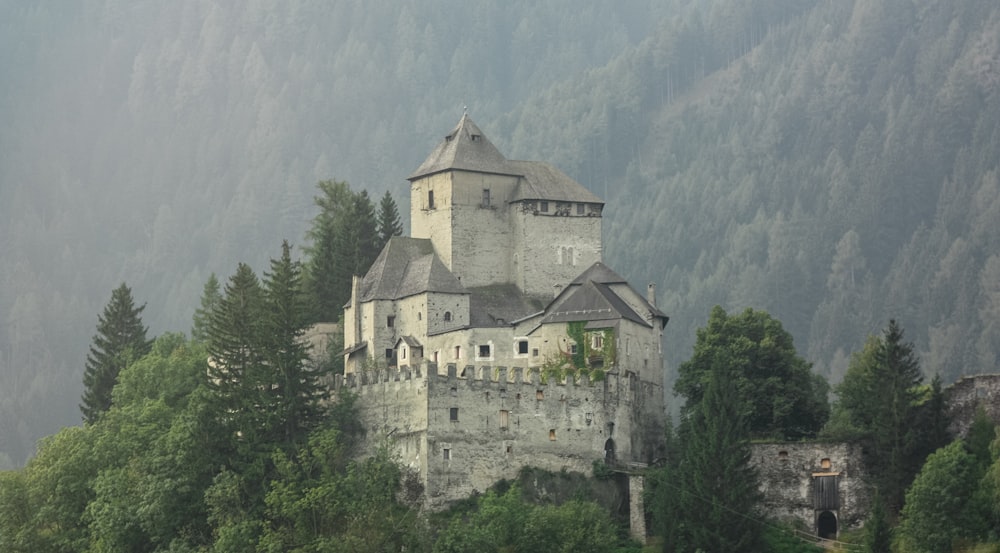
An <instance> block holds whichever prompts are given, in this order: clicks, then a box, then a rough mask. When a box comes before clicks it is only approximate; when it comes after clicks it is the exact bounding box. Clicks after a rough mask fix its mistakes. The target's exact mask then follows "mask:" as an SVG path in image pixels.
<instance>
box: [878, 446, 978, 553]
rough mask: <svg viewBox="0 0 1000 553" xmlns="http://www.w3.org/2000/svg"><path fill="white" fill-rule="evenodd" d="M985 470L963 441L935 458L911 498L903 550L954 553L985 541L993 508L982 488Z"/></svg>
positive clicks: (900, 536)
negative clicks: (966, 544)
mask: <svg viewBox="0 0 1000 553" xmlns="http://www.w3.org/2000/svg"><path fill="white" fill-rule="evenodd" d="M984 469H985V466H984V465H982V464H981V463H980V462H979V460H978V459H977V458H976V457H975V456H974V455H972V454H970V453H969V452H968V451H966V449H965V445H964V444H963V443H962V441H961V440H956V441H954V442H952V443H951V444H950V445H948V446H946V447H943V448H941V449H939V450H938V451H937V452H935V453H933V454H931V455H930V456H929V457H928V458H927V462H926V463H925V464H924V466H923V468H922V469H921V470H920V473H919V474H918V475H917V477H916V478H915V479H914V480H913V484H912V485H911V486H910V488H909V490H908V491H907V492H906V504H905V506H904V507H903V513H902V518H901V520H900V523H899V529H898V533H897V536H896V540H897V547H898V548H899V550H901V551H907V552H910V551H912V552H914V553H950V552H951V551H954V550H955V547H956V546H957V545H959V544H961V543H963V542H964V543H975V542H976V541H978V540H981V539H983V538H985V537H986V535H987V529H988V524H987V521H988V516H989V509H990V502H989V501H988V498H987V497H986V496H985V494H984V493H983V492H982V487H981V480H982V477H983V472H984Z"/></svg>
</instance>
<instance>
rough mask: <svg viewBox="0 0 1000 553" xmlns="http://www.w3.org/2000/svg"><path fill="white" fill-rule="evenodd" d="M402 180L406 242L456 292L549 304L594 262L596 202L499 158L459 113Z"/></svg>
mask: <svg viewBox="0 0 1000 553" xmlns="http://www.w3.org/2000/svg"><path fill="white" fill-rule="evenodd" d="M409 180H410V183H411V184H410V228H411V234H412V236H413V237H414V238H428V239H430V240H431V243H433V245H434V251H435V252H436V253H437V254H438V256H439V257H440V258H441V260H442V261H443V262H444V264H445V266H446V267H448V269H449V270H451V271H452V272H453V273H454V274H455V275H456V277H458V279H459V280H460V281H461V283H462V285H463V286H466V287H478V286H490V285H498V284H514V285H515V286H517V288H518V289H519V290H521V292H522V293H524V294H527V295H530V296H540V297H542V296H548V297H551V295H552V293H553V288H552V287H553V285H556V284H563V283H566V282H569V281H571V280H572V279H573V278H574V277H576V276H577V275H578V274H579V273H580V272H581V271H582V270H583V269H584V268H586V267H588V266H590V265H591V264H593V263H595V262H598V261H600V260H601V212H602V210H603V207H604V203H603V202H602V201H601V199H600V198H598V197H597V196H595V195H594V194H593V193H591V192H590V191H588V190H587V189H586V188H584V187H583V186H581V185H580V184H579V183H577V182H576V181H574V180H573V179H571V178H569V177H568V176H566V175H565V174H564V173H562V172H561V171H559V170H558V169H556V168H555V167H552V166H551V165H549V164H547V163H542V162H534V161H513V160H508V159H506V158H505V157H504V155H503V154H501V153H500V151H499V150H497V148H496V146H494V145H493V143H491V142H490V141H489V139H488V138H486V136H485V135H484V134H483V132H482V131H481V130H480V129H479V127H477V126H476V124H475V123H473V122H472V120H471V119H470V118H469V116H468V115H467V114H466V115H463V116H462V119H461V120H460V121H459V122H458V125H457V126H456V127H455V128H454V129H453V130H452V131H451V132H450V133H448V135H447V136H445V138H444V141H442V142H441V143H440V144H438V146H437V147H436V148H435V149H434V151H433V152H431V154H430V155H429V156H428V157H427V159H426V160H425V161H424V162H423V163H422V164H421V165H420V167H418V168H417V170H416V171H414V172H413V174H412V175H410V177H409ZM525 260H529V261H527V262H526V261H525Z"/></svg>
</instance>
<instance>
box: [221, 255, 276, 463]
mask: <svg viewBox="0 0 1000 553" xmlns="http://www.w3.org/2000/svg"><path fill="white" fill-rule="evenodd" d="M262 317H263V291H262V290H261V287H260V282H259V281H258V280H257V276H256V275H255V274H254V272H253V270H252V269H250V267H249V266H247V265H246V264H244V263H240V264H239V266H238V267H237V269H236V273H235V274H234V275H233V276H232V277H230V279H229V282H228V283H227V284H226V291H225V295H224V296H223V297H222V299H221V300H220V301H219V303H218V305H217V306H216V308H215V309H213V310H212V314H211V318H210V320H211V324H210V325H209V327H208V344H207V349H208V354H209V369H208V375H209V387H210V389H211V390H212V391H213V392H214V395H215V397H216V400H217V404H216V407H217V409H218V416H219V418H220V422H222V423H223V424H224V425H227V426H230V430H231V431H232V432H233V434H234V435H236V434H238V435H240V436H242V437H243V438H244V439H245V441H246V442H251V443H255V442H259V438H260V436H261V434H263V432H264V430H265V428H266V425H267V422H266V419H267V417H269V416H270V415H269V414H268V413H267V412H266V406H267V401H265V400H266V396H265V390H263V389H261V382H262V380H264V378H262V372H263V371H264V370H265V363H264V358H263V351H264V347H263V346H264V342H265V337H264V325H263V324H261V319H262Z"/></svg>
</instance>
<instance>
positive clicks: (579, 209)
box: [576, 204, 584, 215]
mask: <svg viewBox="0 0 1000 553" xmlns="http://www.w3.org/2000/svg"><path fill="white" fill-rule="evenodd" d="M583 209H584V208H583V204H576V214H577V215H583Z"/></svg>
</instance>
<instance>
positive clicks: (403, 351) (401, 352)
mask: <svg viewBox="0 0 1000 553" xmlns="http://www.w3.org/2000/svg"><path fill="white" fill-rule="evenodd" d="M399 358H400V359H406V348H399Z"/></svg>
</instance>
